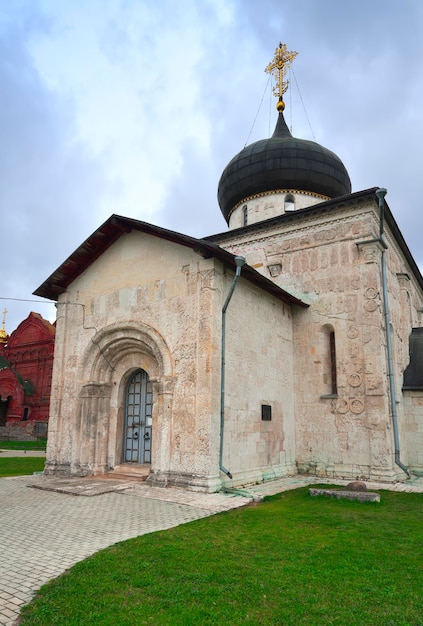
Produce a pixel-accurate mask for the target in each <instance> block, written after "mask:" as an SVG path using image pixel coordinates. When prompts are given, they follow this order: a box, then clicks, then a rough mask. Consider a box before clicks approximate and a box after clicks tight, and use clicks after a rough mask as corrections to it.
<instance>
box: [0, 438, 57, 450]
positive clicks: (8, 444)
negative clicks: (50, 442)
mask: <svg viewBox="0 0 423 626" xmlns="http://www.w3.org/2000/svg"><path fill="white" fill-rule="evenodd" d="M46 446H47V439H38V441H0V450H45V449H46Z"/></svg>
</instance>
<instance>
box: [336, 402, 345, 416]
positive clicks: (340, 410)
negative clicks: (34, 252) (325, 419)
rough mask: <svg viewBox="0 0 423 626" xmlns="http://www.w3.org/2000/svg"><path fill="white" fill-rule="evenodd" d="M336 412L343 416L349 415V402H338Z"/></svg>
mask: <svg viewBox="0 0 423 626" xmlns="http://www.w3.org/2000/svg"><path fill="white" fill-rule="evenodd" d="M336 410H337V412H338V413H341V415H343V414H344V413H347V412H348V402H347V401H346V400H338V402H337V403H336Z"/></svg>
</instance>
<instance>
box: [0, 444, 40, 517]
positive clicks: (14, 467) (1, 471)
mask: <svg viewBox="0 0 423 626" xmlns="http://www.w3.org/2000/svg"><path fill="white" fill-rule="evenodd" d="M29 454H30V453H29ZM45 462H46V460H45V459H44V458H43V457H37V456H29V455H28V456H24V457H6V458H2V457H1V454H0V478H5V477H6V476H26V475H27V474H33V472H42V471H43V469H44V464H45ZM0 506H1V502H0Z"/></svg>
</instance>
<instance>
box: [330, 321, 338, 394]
mask: <svg viewBox="0 0 423 626" xmlns="http://www.w3.org/2000/svg"><path fill="white" fill-rule="evenodd" d="M329 363H330V382H331V393H332V395H334V396H336V394H337V393H338V387H337V383H336V348H335V333H334V332H333V331H332V332H330V333H329Z"/></svg>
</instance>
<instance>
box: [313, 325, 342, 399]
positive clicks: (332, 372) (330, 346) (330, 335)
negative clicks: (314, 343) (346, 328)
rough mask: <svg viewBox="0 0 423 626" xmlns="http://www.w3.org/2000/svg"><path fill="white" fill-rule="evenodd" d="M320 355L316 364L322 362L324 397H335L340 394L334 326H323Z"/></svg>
mask: <svg viewBox="0 0 423 626" xmlns="http://www.w3.org/2000/svg"><path fill="white" fill-rule="evenodd" d="M319 352H320V357H317V360H316V361H315V362H316V364H320V367H321V372H322V377H323V380H322V383H323V389H322V391H323V394H322V396H321V397H322V398H333V397H334V396H335V397H336V396H337V395H338V383H337V368H336V342H335V331H334V329H333V326H331V325H329V324H328V325H325V326H323V328H322V334H321V339H320V349H319Z"/></svg>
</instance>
